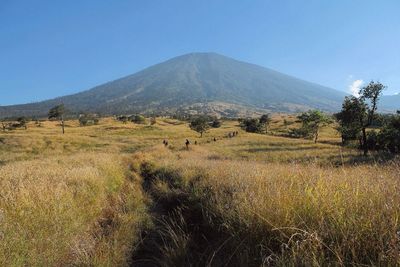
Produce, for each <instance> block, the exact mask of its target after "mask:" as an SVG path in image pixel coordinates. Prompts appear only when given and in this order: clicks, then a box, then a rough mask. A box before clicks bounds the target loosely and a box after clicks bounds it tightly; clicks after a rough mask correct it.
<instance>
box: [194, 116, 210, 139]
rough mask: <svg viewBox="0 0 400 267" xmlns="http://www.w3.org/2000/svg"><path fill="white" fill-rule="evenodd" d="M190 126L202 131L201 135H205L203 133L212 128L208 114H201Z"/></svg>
mask: <svg viewBox="0 0 400 267" xmlns="http://www.w3.org/2000/svg"><path fill="white" fill-rule="evenodd" d="M189 127H190V129H192V130H193V131H196V132H198V133H200V137H203V133H205V132H206V131H207V130H208V129H209V128H210V124H209V118H208V117H207V116H199V117H197V118H195V119H193V120H192V121H191V122H190V124H189Z"/></svg>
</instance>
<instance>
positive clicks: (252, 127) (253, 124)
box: [240, 118, 265, 133]
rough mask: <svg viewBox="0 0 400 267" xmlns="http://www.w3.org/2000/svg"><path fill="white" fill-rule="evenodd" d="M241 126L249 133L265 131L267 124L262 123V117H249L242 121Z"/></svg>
mask: <svg viewBox="0 0 400 267" xmlns="http://www.w3.org/2000/svg"><path fill="white" fill-rule="evenodd" d="M240 127H241V128H242V129H243V130H245V131H246V132H249V133H263V132H264V131H265V125H264V124H262V123H260V119H255V118H247V119H243V120H241V122H240Z"/></svg>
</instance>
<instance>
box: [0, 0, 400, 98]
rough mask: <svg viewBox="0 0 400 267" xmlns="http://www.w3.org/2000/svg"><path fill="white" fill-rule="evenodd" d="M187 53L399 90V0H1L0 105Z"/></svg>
mask: <svg viewBox="0 0 400 267" xmlns="http://www.w3.org/2000/svg"><path fill="white" fill-rule="evenodd" d="M189 52H217V53H220V54H223V55H227V56H230V57H233V58H236V59H239V60H243V61H247V62H251V63H255V64H259V65H262V66H265V67H269V68H273V69H276V70H278V71H281V72H284V73H287V74H291V75H294V76H297V77H299V78H302V79H305V80H309V81H313V82H317V83H320V84H322V85H326V86H329V87H332V88H336V89H338V90H344V91H347V90H349V86H350V85H351V84H352V83H353V82H354V81H356V80H363V81H364V82H367V81H368V80H370V79H378V80H380V81H381V82H383V83H385V84H386V85H388V87H389V89H388V90H387V91H386V94H394V93H397V92H399V91H400V1H399V0H384V1H378V0H335V1H328V0H319V1H316V0H307V1H302V0H292V1H289V0H288V1H285V0H282V1H277V0H270V1H268V0H251V1H250V0H249V1H245V0H243V1H239V0H237V1H234V0H225V1H222V0H179V1H178V0H168V1H166V0H146V1H139V0H138V1H123V0H119V1H112V0H108V1H101V0H91V1H85V0H79V1H78V0H71V1H54V0H52V1H51V0H48V1H41V0H35V1H31V0H25V1H21V0H0V93H1V94H0V105H8V104H16V103H25V102H32V101H39V100H44V99H48V98H53V97H56V96H61V95H66V94H71V93H75V92H79V91H82V90H86V89H89V88H91V87H93V86H95V85H98V84H102V83H104V82H107V81H110V80H113V79H116V78H119V77H122V76H125V75H128V74H132V73H134V72H136V71H139V70H141V69H143V68H145V67H148V66H150V65H152V64H156V63H159V62H160V61H163V60H166V59H168V58H171V57H174V56H177V55H181V54H185V53H189ZM356 84H357V85H359V84H360V82H357V83H356Z"/></svg>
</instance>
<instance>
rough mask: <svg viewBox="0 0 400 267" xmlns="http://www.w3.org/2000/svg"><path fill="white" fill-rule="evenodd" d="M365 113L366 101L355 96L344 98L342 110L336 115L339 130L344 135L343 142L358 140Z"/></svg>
mask: <svg viewBox="0 0 400 267" xmlns="http://www.w3.org/2000/svg"><path fill="white" fill-rule="evenodd" d="M365 114H366V107H365V103H364V101H362V100H361V99H359V98H357V97H354V96H351V97H346V98H345V99H344V101H343V104H342V110H341V111H340V112H339V113H336V114H335V115H334V116H335V118H336V120H337V121H338V123H339V126H338V127H337V130H338V131H339V133H340V134H341V136H342V143H343V144H345V143H347V142H348V141H350V140H356V139H358V138H359V137H360V136H361V134H360V133H361V130H362V127H363V124H364V119H365Z"/></svg>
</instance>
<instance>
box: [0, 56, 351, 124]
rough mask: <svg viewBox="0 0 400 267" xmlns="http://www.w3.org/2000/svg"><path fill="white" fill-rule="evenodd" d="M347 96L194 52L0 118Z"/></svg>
mask: <svg viewBox="0 0 400 267" xmlns="http://www.w3.org/2000/svg"><path fill="white" fill-rule="evenodd" d="M344 96H345V93H343V92H340V91H336V90H333V89H330V88H327V87H324V86H320V85H317V84H314V83H310V82H307V81H303V80H300V79H297V78H294V77H291V76H288V75H285V74H282V73H279V72H276V71H273V70H271V69H267V68H263V67H260V66H257V65H254V64H249V63H245V62H240V61H237V60H234V59H232V58H228V57H225V56H221V55H218V54H215V53H192V54H187V55H183V56H179V57H176V58H173V59H170V60H168V61H165V62H163V63H160V64H157V65H154V66H152V67H149V68H147V69H145V70H142V71H140V72H137V73H135V74H133V75H130V76H127V77H124V78H121V79H118V80H115V81H112V82H108V83H105V84H103V85H100V86H97V87H95V88H93V89H90V90H88V91H84V92H82V93H78V94H74V95H69V96H64V97H60V98H56V99H52V100H48V101H43V102H38V103H33V104H25V105H14V106H7V107H0V116H2V117H4V116H18V115H35V116H39V115H45V114H46V112H47V110H48V109H49V108H51V107H52V106H54V105H56V104H59V103H64V104H65V105H66V106H67V107H68V108H69V109H70V110H72V111H75V112H79V111H91V112H101V113H107V114H117V113H130V112H153V111H164V110H174V109H177V108H182V107H188V106H190V105H196V104H199V103H207V105H212V103H214V102H217V103H226V104H229V105H230V108H232V106H233V107H242V108H250V109H252V108H254V109H263V110H269V111H283V112H285V111H297V110H306V109H309V108H318V109H322V110H326V111H334V110H337V109H339V108H340V105H341V102H342V101H343V97H344Z"/></svg>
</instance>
